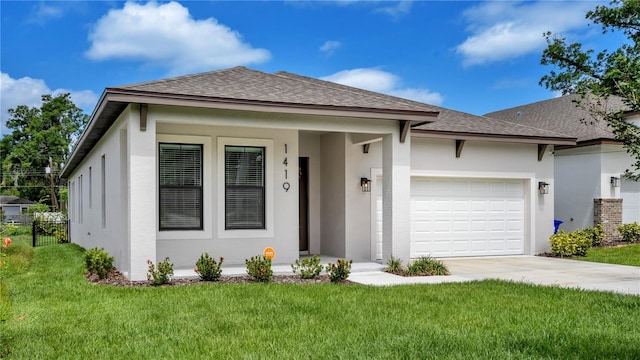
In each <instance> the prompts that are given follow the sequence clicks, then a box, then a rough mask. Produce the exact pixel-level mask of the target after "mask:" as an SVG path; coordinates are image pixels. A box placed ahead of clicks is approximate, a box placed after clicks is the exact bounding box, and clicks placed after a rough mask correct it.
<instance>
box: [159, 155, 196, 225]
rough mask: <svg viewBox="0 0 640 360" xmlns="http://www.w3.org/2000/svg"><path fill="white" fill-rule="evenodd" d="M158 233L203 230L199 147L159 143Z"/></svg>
mask: <svg viewBox="0 0 640 360" xmlns="http://www.w3.org/2000/svg"><path fill="white" fill-rule="evenodd" d="M159 153H160V155H159V162H160V164H159V183H160V201H159V203H160V230H202V229H203V216H202V145H200V144H173V143H161V144H160V151H159Z"/></svg>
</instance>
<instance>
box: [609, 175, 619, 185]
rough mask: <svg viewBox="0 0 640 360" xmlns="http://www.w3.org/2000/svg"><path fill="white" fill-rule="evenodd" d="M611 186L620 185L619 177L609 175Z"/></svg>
mask: <svg viewBox="0 0 640 360" xmlns="http://www.w3.org/2000/svg"><path fill="white" fill-rule="evenodd" d="M611 186H613V187H620V178H619V177H616V176H612V177H611Z"/></svg>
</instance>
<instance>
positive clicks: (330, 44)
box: [320, 40, 342, 55]
mask: <svg viewBox="0 0 640 360" xmlns="http://www.w3.org/2000/svg"><path fill="white" fill-rule="evenodd" d="M341 47H342V43H341V42H340V41H335V40H328V41H325V42H324V44H322V46H320V51H322V52H323V53H325V54H327V55H332V54H333V53H334V52H335V51H336V50H338V49H339V48H341Z"/></svg>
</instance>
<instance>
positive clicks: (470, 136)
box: [411, 129, 577, 146]
mask: <svg viewBox="0 0 640 360" xmlns="http://www.w3.org/2000/svg"><path fill="white" fill-rule="evenodd" d="M411 136H414V137H423V138H432V139H451V140H469V141H491V142H510V143H523V144H547V145H568V146H571V145H575V144H576V140H577V139H576V138H571V137H554V136H530V135H503V134H486V133H469V132H454V131H439V130H421V129H413V130H411Z"/></svg>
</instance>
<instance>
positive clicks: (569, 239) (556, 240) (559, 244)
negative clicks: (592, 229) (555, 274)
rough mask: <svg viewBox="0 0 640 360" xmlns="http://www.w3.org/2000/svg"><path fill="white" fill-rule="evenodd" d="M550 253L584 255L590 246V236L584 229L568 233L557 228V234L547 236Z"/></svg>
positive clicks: (554, 254)
mask: <svg viewBox="0 0 640 360" xmlns="http://www.w3.org/2000/svg"><path fill="white" fill-rule="evenodd" d="M549 242H550V243H551V254H552V255H553V256H560V257H565V256H585V255H586V254H587V250H589V248H590V247H591V242H592V240H591V238H590V237H589V236H588V235H587V234H586V233H585V231H584V230H575V231H573V232H570V233H566V232H564V230H559V231H558V233H557V234H553V235H551V237H550V238H549Z"/></svg>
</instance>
